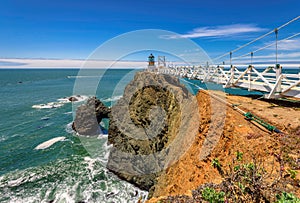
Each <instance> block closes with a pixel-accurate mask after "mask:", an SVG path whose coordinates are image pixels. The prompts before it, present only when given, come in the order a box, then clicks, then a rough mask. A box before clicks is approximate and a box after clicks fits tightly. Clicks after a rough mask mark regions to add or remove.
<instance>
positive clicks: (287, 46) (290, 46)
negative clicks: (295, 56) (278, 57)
mask: <svg viewBox="0 0 300 203" xmlns="http://www.w3.org/2000/svg"><path fill="white" fill-rule="evenodd" d="M270 49H272V50H274V49H275V46H272V47H270ZM278 50H281V51H292V50H300V39H289V40H283V41H279V42H278Z"/></svg>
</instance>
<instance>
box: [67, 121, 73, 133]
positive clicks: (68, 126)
mask: <svg viewBox="0 0 300 203" xmlns="http://www.w3.org/2000/svg"><path fill="white" fill-rule="evenodd" d="M72 124H73V122H71V123H68V124H67V125H66V127H65V130H66V132H67V133H69V134H72V133H74V130H73V128H72Z"/></svg>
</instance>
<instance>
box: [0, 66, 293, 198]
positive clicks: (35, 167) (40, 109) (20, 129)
mask: <svg viewBox="0 0 300 203" xmlns="http://www.w3.org/2000/svg"><path fill="white" fill-rule="evenodd" d="M101 71H102V72H101ZM136 71H139V70H132V69H110V70H107V71H105V70H99V69H98V70H95V69H94V70H87V71H85V72H84V73H81V74H80V75H78V73H79V70H76V69H0V101H1V102H0V112H1V116H0V202H18V203H19V202H26V203H27V202H122V203H123V202H137V201H138V200H139V199H141V200H145V199H146V198H147V192H145V191H142V190H139V189H138V188H136V187H134V186H133V185H131V184H129V183H127V182H125V181H123V180H120V179H119V178H118V177H116V176H115V175H114V174H112V173H111V172H109V171H108V170H107V169H106V167H105V165H106V163H107V158H108V153H109V146H108V145H107V132H106V131H105V129H107V128H108V120H104V121H103V122H102V123H101V125H102V127H103V132H102V134H101V135H99V136H98V137H79V136H77V135H76V134H75V133H74V132H73V131H72V128H71V123H72V120H73V114H74V111H73V109H76V106H78V105H80V104H82V103H83V102H84V100H85V98H87V97H88V96H92V95H93V94H92V93H93V91H92V92H89V91H88V90H89V89H91V88H92V87H90V86H89V85H94V84H97V85H98V86H97V87H96V90H95V92H94V93H95V94H94V95H96V96H97V97H98V98H99V99H100V100H102V101H103V102H104V103H105V104H106V105H108V106H111V105H113V104H114V103H115V102H116V101H117V100H118V99H119V98H120V97H122V92H123V89H124V87H125V85H126V84H127V83H128V82H129V81H130V80H132V79H133V77H134V73H135V72H136ZM296 71H297V70H296ZM98 75H102V78H101V81H100V82H99V83H98V80H99V78H98ZM78 81H80V82H78ZM182 82H183V83H184V84H186V86H187V87H188V88H189V90H190V91H191V92H193V93H194V94H195V93H196V92H197V91H198V88H197V86H200V87H202V88H206V86H205V84H203V83H200V82H199V81H195V80H188V81H183V80H182ZM190 83H192V84H195V85H196V86H195V85H190ZM76 84H77V85H78V84H81V87H80V88H79V87H77V86H76ZM82 84H86V85H82ZM209 87H210V89H220V90H222V87H221V85H213V84H209ZM122 88H123V89H122ZM85 90H87V93H86V94H85ZM224 91H226V92H228V93H231V94H239V95H246V94H258V95H262V94H261V93H259V92H250V93H249V92H248V91H247V90H241V89H237V88H234V89H225V90H224ZM78 92H79V93H80V95H77V94H78ZM74 94H75V95H76V96H77V97H78V98H81V100H79V101H78V102H75V103H74V104H73V105H72V103H71V102H68V100H67V99H66V98H67V97H70V96H72V95H74ZM53 107H56V108H53ZM56 137H64V139H63V140H60V141H58V142H56V143H54V144H53V145H51V146H50V147H48V148H45V149H36V147H37V146H39V145H40V144H41V143H44V142H45V141H48V140H50V139H52V138H56Z"/></svg>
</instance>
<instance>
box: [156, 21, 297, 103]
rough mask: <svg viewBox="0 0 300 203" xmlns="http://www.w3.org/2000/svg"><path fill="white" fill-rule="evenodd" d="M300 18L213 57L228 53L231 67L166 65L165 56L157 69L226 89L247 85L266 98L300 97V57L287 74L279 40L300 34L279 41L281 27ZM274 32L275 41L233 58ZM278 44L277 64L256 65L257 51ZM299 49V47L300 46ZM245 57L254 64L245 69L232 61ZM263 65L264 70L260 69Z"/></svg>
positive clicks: (161, 58) (294, 35)
mask: <svg viewBox="0 0 300 203" xmlns="http://www.w3.org/2000/svg"><path fill="white" fill-rule="evenodd" d="M299 19H300V16H298V17H296V18H294V19H292V20H290V21H289V22H287V23H285V24H283V25H281V26H280V27H278V28H275V29H274V30H272V31H270V32H268V33H266V34H264V35H262V36H260V37H258V38H256V39H254V40H252V41H250V42H248V43H246V44H244V45H243V46H240V47H238V48H236V49H234V50H232V51H229V52H227V53H225V54H223V55H221V56H219V57H217V58H214V59H213V60H214V61H216V60H219V59H221V58H224V57H226V56H229V62H230V65H229V66H225V65H224V62H223V64H208V62H207V64H206V65H198V66H174V65H169V66H166V65H165V64H166V63H165V61H164V60H165V58H164V57H159V60H158V66H159V67H158V68H157V69H156V70H157V71H158V72H159V73H162V74H172V75H175V76H178V77H186V78H190V79H197V80H200V81H202V82H213V83H217V84H222V85H223V86H224V87H225V88H229V87H239V88H246V89H248V90H249V91H261V92H264V93H265V95H264V96H265V98H267V99H277V98H280V97H294V98H300V59H298V60H297V63H298V64H296V65H299V66H298V67H296V68H295V69H294V72H293V73H285V72H284V71H283V69H285V67H282V66H281V65H280V64H279V63H278V43H280V42H286V41H288V40H291V39H292V38H295V37H297V36H299V35H300V32H298V33H295V34H293V35H290V36H288V37H286V38H284V39H281V40H278V33H279V30H281V29H283V28H285V27H286V26H288V25H290V24H291V23H293V22H296V21H298V20H299ZM273 33H275V37H276V40H275V41H274V42H272V43H269V44H267V45H265V46H263V47H260V48H258V49H256V50H253V51H251V52H248V53H246V54H243V55H241V56H238V57H235V58H233V57H232V56H233V54H234V53H236V52H237V51H240V50H241V49H243V48H245V47H247V46H249V45H251V44H253V43H254V42H257V41H258V40H261V39H263V38H265V37H267V36H269V35H271V34H273ZM272 46H275V47H276V49H275V52H276V53H275V64H274V65H270V66H267V65H263V64H253V63H252V61H253V56H254V54H255V53H257V52H259V51H262V50H265V49H267V48H269V47H272ZM299 48H300V47H299ZM243 57H251V63H250V64H248V65H247V66H246V68H245V67H244V68H242V67H241V66H239V65H234V64H233V63H232V61H233V60H236V59H240V58H243ZM262 67H264V69H261V68H262Z"/></svg>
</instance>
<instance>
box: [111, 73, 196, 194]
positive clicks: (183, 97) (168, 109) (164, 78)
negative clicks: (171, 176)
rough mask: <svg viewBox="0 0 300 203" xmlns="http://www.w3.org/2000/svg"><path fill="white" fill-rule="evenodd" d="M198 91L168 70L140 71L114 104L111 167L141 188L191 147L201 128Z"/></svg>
mask: <svg viewBox="0 0 300 203" xmlns="http://www.w3.org/2000/svg"><path fill="white" fill-rule="evenodd" d="M197 107H198V105H197V101H196V99H195V98H194V96H193V95H192V94H191V93H190V92H189V91H188V90H187V89H186V88H185V87H184V86H183V85H181V84H180V82H179V80H178V79H177V78H175V77H172V76H169V75H161V74H154V73H150V72H138V73H136V75H135V77H134V79H133V80H132V81H131V82H130V83H129V84H128V85H127V86H126V88H125V91H124V95H123V97H122V98H121V99H120V100H119V101H118V102H117V103H116V105H114V106H113V107H112V109H111V114H110V123H109V133H108V134H109V135H108V142H109V144H112V145H113V147H112V149H111V152H110V155H109V160H108V163H107V168H108V169H109V170H110V171H112V172H114V173H115V174H117V175H118V176H119V177H120V178H122V179H125V180H127V181H129V182H131V183H133V184H135V185H137V186H138V187H140V188H141V189H144V190H150V189H151V187H152V186H153V185H154V184H155V183H156V178H157V177H158V176H159V174H160V173H161V172H162V171H163V170H165V169H166V168H167V167H169V166H170V165H172V164H173V163H174V162H176V161H177V160H178V159H179V158H180V157H181V155H182V154H184V152H185V151H186V149H188V148H189V146H190V144H191V143H192V142H193V140H194V138H195V136H196V135H197V132H198V124H199V118H198V116H199V114H198V111H197Z"/></svg>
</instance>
